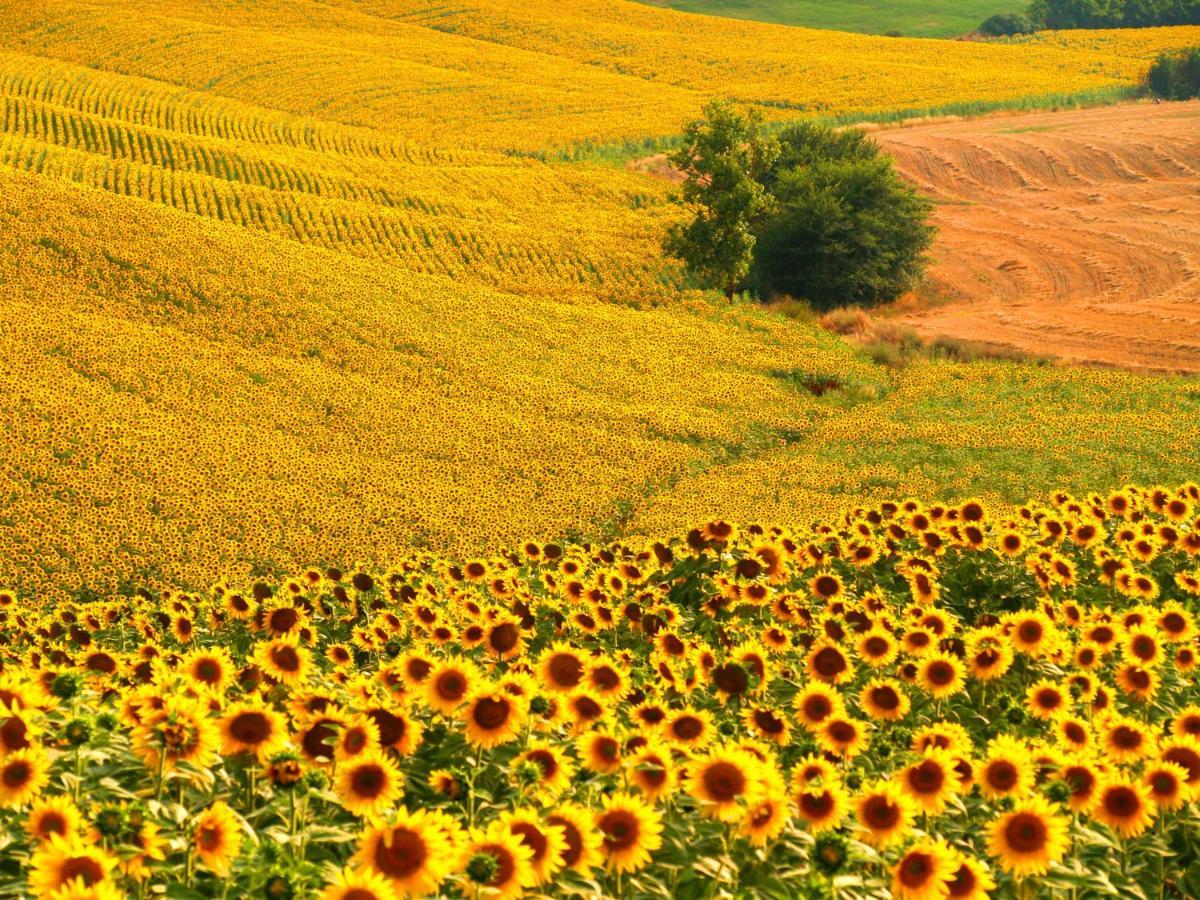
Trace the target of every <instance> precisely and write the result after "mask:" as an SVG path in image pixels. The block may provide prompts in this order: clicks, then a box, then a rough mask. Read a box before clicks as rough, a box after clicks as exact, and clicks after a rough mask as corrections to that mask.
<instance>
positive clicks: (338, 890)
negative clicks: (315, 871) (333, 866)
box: [320, 868, 399, 900]
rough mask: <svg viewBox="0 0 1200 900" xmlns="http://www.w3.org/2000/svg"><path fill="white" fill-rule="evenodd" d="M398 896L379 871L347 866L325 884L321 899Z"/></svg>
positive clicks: (370, 899) (371, 899)
mask: <svg viewBox="0 0 1200 900" xmlns="http://www.w3.org/2000/svg"><path fill="white" fill-rule="evenodd" d="M398 896H399V895H398V894H397V893H396V892H395V891H394V890H393V889H392V884H391V882H390V881H388V880H387V879H386V878H384V877H383V876H382V875H380V874H379V873H378V872H372V871H370V870H368V869H353V868H346V869H343V870H342V871H341V872H339V873H338V874H337V875H335V876H334V878H333V880H332V881H330V882H329V883H328V884H327V885H326V886H325V890H323V891H322V892H321V898H320V900H397V897H398Z"/></svg>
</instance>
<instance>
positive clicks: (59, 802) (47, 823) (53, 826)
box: [25, 795, 83, 844]
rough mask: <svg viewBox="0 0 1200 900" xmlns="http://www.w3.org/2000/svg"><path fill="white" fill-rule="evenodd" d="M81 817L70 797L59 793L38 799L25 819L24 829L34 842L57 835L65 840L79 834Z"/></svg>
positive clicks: (43, 841)
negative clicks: (55, 795)
mask: <svg viewBox="0 0 1200 900" xmlns="http://www.w3.org/2000/svg"><path fill="white" fill-rule="evenodd" d="M82 821H83V817H82V816H81V815H80V813H79V809H78V808H77V807H76V806H75V803H74V802H73V801H72V800H71V798H70V797H67V796H65V795H59V796H57V797H46V798H44V799H42V800H38V801H36V802H35V803H34V804H33V807H32V808H31V809H30V810H29V815H28V816H27V817H26V819H25V831H26V833H27V834H28V835H29V837H30V838H31V839H33V841H34V842H35V843H38V844H41V843H45V842H46V841H48V840H50V838H51V837H52V836H53V835H58V836H59V837H60V838H63V839H64V840H66V841H71V840H73V839H75V838H76V837H78V836H79V833H80V832H79V827H80V824H81V823H82Z"/></svg>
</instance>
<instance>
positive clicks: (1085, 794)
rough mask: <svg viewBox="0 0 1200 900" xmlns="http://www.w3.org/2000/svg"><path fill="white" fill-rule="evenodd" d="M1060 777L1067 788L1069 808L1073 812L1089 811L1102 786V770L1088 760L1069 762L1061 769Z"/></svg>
mask: <svg viewBox="0 0 1200 900" xmlns="http://www.w3.org/2000/svg"><path fill="white" fill-rule="evenodd" d="M1058 777H1059V778H1060V779H1061V780H1062V782H1063V783H1064V784H1065V785H1066V787H1067V791H1068V795H1067V806H1068V807H1070V809H1071V811H1072V812H1085V811H1086V810H1088V809H1089V808H1090V807H1091V805H1092V800H1093V799H1094V798H1095V796H1096V789H1097V788H1098V787H1099V786H1100V781H1101V778H1102V772H1101V770H1100V768H1099V767H1098V766H1097V765H1096V764H1095V763H1092V762H1089V761H1088V760H1086V759H1077V760H1068V761H1067V762H1066V763H1065V764H1064V765H1063V766H1061V767H1060V768H1059V771H1058Z"/></svg>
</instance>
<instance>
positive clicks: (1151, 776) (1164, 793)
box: [1142, 762, 1195, 809]
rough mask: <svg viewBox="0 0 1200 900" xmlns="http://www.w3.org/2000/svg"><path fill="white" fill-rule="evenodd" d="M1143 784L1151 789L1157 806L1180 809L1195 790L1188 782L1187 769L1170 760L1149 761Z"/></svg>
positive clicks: (1144, 771)
mask: <svg viewBox="0 0 1200 900" xmlns="http://www.w3.org/2000/svg"><path fill="white" fill-rule="evenodd" d="M1142 784H1144V785H1145V786H1146V788H1147V789H1148V790H1149V791H1150V797H1151V799H1153V800H1154V803H1155V805H1156V806H1158V807H1160V808H1162V809H1179V807H1181V806H1183V805H1184V804H1185V803H1187V802H1189V801H1190V800H1191V799H1192V798H1193V796H1194V794H1195V792H1194V790H1193V789H1192V788H1191V787H1190V786H1189V785H1188V783H1187V770H1186V769H1184V768H1183V766H1180V765H1177V764H1176V763H1170V762H1159V763H1149V764H1147V766H1146V768H1145V769H1144V770H1143V771H1142Z"/></svg>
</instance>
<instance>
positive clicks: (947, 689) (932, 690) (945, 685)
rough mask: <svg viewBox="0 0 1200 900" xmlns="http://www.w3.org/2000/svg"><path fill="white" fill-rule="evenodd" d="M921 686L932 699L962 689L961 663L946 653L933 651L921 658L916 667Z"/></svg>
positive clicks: (938, 698)
mask: <svg viewBox="0 0 1200 900" xmlns="http://www.w3.org/2000/svg"><path fill="white" fill-rule="evenodd" d="M917 677H918V679H919V680H920V683H921V687H922V688H924V689H925V690H926V691H928V692H929V694H930V696H932V697H933V698H934V699H937V700H941V699H943V698H944V697H951V696H953V695H954V694H957V693H958V692H959V691H961V690H962V689H963V686H964V685H965V684H966V677H965V674H964V672H963V664H962V663H961V662H960V661H959V660H958V659H957V658H956V657H953V656H951V655H950V654H948V653H935V654H933V655H931V656H927V657H925V658H924V659H922V660H921V662H920V663H919V667H918V669H917Z"/></svg>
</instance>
